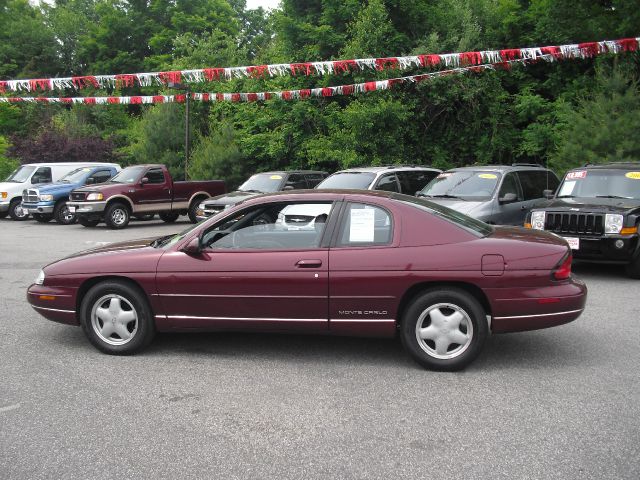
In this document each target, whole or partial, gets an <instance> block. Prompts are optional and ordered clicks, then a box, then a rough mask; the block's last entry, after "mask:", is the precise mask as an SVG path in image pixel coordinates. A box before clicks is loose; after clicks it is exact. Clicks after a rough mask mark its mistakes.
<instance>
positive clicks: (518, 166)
mask: <svg viewBox="0 0 640 480" xmlns="http://www.w3.org/2000/svg"><path fill="white" fill-rule="evenodd" d="M465 170H472V171H482V172H514V171H522V170H540V171H547V170H549V169H548V168H545V167H544V165H538V164H534V163H514V164H512V165H469V166H466V167H456V168H451V169H449V170H447V172H457V171H465Z"/></svg>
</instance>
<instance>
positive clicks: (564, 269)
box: [551, 252, 573, 280]
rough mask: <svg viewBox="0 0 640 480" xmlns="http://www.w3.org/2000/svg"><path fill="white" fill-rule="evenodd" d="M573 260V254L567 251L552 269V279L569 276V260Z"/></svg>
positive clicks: (562, 278) (564, 278)
mask: <svg viewBox="0 0 640 480" xmlns="http://www.w3.org/2000/svg"><path fill="white" fill-rule="evenodd" d="M572 260H573V256H572V255H571V252H568V253H567V255H566V256H565V257H564V258H563V259H562V260H560V263H559V264H558V265H557V266H556V268H554V269H553V272H552V273H551V276H552V277H553V279H554V280H566V279H567V278H569V277H570V276H571V261H572Z"/></svg>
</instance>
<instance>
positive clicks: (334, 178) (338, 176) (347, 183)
mask: <svg viewBox="0 0 640 480" xmlns="http://www.w3.org/2000/svg"><path fill="white" fill-rule="evenodd" d="M374 178H376V175H375V173H371V172H338V173H334V174H333V175H330V176H329V177H327V178H325V179H324V180H323V181H322V182H320V183H319V184H318V185H317V186H316V188H318V189H328V188H355V189H359V190H366V189H368V188H369V185H371V182H373V179H374Z"/></svg>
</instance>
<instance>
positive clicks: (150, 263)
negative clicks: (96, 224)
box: [44, 237, 164, 276]
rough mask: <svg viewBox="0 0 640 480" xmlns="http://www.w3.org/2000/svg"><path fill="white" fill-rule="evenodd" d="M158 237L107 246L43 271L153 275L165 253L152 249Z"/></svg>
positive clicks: (74, 256)
mask: <svg viewBox="0 0 640 480" xmlns="http://www.w3.org/2000/svg"><path fill="white" fill-rule="evenodd" d="M156 238H158V237H150V238H142V239H138V240H127V241H125V242H117V243H110V244H108V245H101V246H98V247H96V248H92V249H89V250H84V251H82V252H78V253H75V254H73V255H71V256H69V257H66V258H63V259H62V260H58V261H57V262H54V263H52V264H50V265H47V266H46V267H45V268H44V271H45V274H46V275H47V276H55V275H71V274H81V273H90V274H92V275H94V274H104V273H132V272H136V273H140V272H155V271H156V265H157V263H158V260H159V258H160V257H161V256H162V254H163V253H164V250H162V249H158V248H153V247H152V246H151V242H152V241H153V240H155V239H156Z"/></svg>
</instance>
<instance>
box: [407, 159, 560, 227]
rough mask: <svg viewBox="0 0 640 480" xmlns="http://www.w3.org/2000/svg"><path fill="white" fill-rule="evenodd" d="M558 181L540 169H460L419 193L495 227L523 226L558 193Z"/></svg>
mask: <svg viewBox="0 0 640 480" xmlns="http://www.w3.org/2000/svg"><path fill="white" fill-rule="evenodd" d="M559 183H560V182H559V180H558V177H557V176H556V174H555V173H553V172H552V171H551V170H549V169H546V168H544V167H541V166H539V165H530V164H518V163H515V164H513V165H511V166H507V165H490V166H472V167H461V168H453V169H451V170H447V171H446V172H443V173H441V174H440V175H438V176H437V177H436V178H435V179H434V180H433V181H432V182H431V183H429V185H427V186H426V187H424V188H423V189H422V190H421V191H420V192H418V193H417V196H419V197H426V198H427V199H429V200H431V201H433V202H436V203H439V204H440V205H444V206H445V207H449V208H453V209H454V210H457V211H459V212H461V213H464V214H466V215H469V216H471V217H473V218H476V219H478V220H482V221H483V222H486V223H489V224H492V225H522V223H523V222H524V219H525V217H526V216H527V213H528V212H529V210H530V209H531V208H532V207H534V206H535V205H536V204H537V203H539V202H541V201H543V200H544V199H545V197H544V191H545V190H555V189H556V188H557V187H558V184H559Z"/></svg>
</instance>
